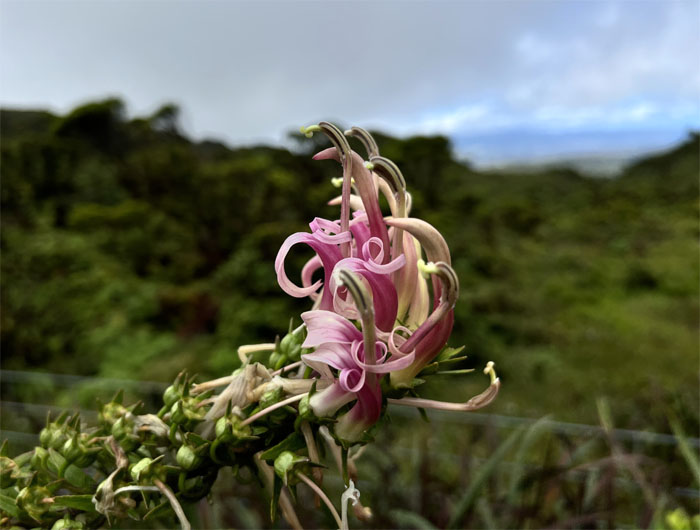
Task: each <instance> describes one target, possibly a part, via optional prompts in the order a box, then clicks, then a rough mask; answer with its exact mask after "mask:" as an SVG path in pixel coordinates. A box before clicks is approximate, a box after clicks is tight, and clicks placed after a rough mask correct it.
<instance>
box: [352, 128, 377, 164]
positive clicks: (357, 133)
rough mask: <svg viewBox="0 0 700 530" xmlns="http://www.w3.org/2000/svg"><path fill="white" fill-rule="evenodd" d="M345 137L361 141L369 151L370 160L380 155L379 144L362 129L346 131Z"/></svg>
mask: <svg viewBox="0 0 700 530" xmlns="http://www.w3.org/2000/svg"><path fill="white" fill-rule="evenodd" d="M345 136H352V137H354V138H357V139H358V140H360V142H362V145H363V146H364V147H365V150H366V151H367V157H368V158H372V157H373V156H378V155H379V147H377V142H375V141H374V138H373V137H372V135H371V134H370V133H368V132H367V131H366V130H364V129H363V128H362V127H351V128H350V129H349V130H347V131H345Z"/></svg>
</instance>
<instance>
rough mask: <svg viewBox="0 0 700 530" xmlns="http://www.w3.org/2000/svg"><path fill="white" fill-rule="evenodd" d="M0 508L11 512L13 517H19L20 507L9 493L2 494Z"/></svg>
mask: <svg viewBox="0 0 700 530" xmlns="http://www.w3.org/2000/svg"><path fill="white" fill-rule="evenodd" d="M0 510H1V511H3V512H5V513H8V514H10V516H12V517H19V508H18V507H17V501H15V499H13V498H12V497H8V496H7V495H0Z"/></svg>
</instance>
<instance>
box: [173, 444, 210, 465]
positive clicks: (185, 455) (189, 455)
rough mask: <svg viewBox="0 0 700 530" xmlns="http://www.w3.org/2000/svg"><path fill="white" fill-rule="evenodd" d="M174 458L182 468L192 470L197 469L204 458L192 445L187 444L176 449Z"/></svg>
mask: <svg viewBox="0 0 700 530" xmlns="http://www.w3.org/2000/svg"><path fill="white" fill-rule="evenodd" d="M175 460H176V461H177V463H178V465H179V466H180V467H182V468H183V469H186V470H187V471H192V470H193V469H197V468H198V467H199V466H200V465H201V464H202V461H203V460H204V458H202V457H201V456H199V455H198V454H197V452H196V451H195V449H194V448H193V447H191V446H189V445H181V446H180V448H179V449H178V450H177V455H176V456H175Z"/></svg>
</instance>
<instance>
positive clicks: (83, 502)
mask: <svg viewBox="0 0 700 530" xmlns="http://www.w3.org/2000/svg"><path fill="white" fill-rule="evenodd" d="M53 502H54V504H55V505H57V506H63V507H65V508H72V509H74V510H80V511H82V512H88V513H97V511H96V510H95V505H94V504H93V503H92V495H59V496H58V497H54V499H53Z"/></svg>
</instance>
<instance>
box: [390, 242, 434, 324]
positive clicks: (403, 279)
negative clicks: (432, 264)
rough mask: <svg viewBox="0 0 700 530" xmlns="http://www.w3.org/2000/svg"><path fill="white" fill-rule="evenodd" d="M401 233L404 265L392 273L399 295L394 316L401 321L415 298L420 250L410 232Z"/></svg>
mask: <svg viewBox="0 0 700 530" xmlns="http://www.w3.org/2000/svg"><path fill="white" fill-rule="evenodd" d="M401 235H402V238H403V245H402V249H403V255H404V256H405V259H406V265H405V266H404V267H403V268H402V269H401V270H400V271H399V272H398V273H397V274H395V275H394V284H395V285H396V294H397V295H398V297H399V308H398V311H397V315H396V317H397V318H398V319H399V320H402V321H403V320H404V319H405V316H406V313H407V312H408V311H409V309H410V307H411V304H412V303H413V301H414V298H415V296H414V295H415V293H416V283H417V282H418V276H419V275H418V254H419V252H420V250H419V249H416V245H417V244H418V242H417V241H416V240H415V239H414V238H413V236H412V235H411V234H409V233H408V232H404V231H401ZM393 250H394V249H392V251H393ZM426 294H427V289H426ZM426 316H427V315H426ZM421 322H422V321H421Z"/></svg>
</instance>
